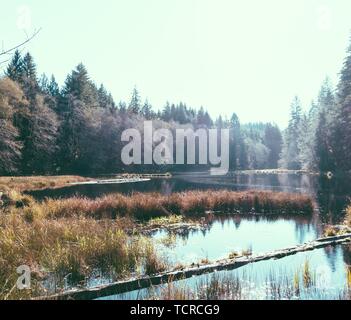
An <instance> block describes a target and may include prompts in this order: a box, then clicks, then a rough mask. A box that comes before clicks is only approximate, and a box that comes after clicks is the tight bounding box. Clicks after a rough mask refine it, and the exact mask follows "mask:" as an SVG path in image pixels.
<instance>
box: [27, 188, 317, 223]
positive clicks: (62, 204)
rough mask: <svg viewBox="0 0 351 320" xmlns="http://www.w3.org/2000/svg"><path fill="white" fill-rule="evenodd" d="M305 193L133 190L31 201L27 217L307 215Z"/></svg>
mask: <svg viewBox="0 0 351 320" xmlns="http://www.w3.org/2000/svg"><path fill="white" fill-rule="evenodd" d="M313 207H314V206H313V201H312V199H311V198H310V197H309V196H305V195H299V194H288V193H275V192H254V191H249V192H233V191H189V192H184V193H175V194H171V195H169V196H165V195H161V194H159V193H137V194H133V195H131V196H126V195H122V194H112V195H108V196H105V197H102V198H99V199H95V200H92V199H87V198H78V197H76V198H69V199H60V200H52V199H48V200H46V201H44V202H43V203H35V204H33V205H32V206H29V207H28V209H27V210H26V214H27V215H28V216H30V215H32V216H42V215H45V216H46V217H50V218H68V217H73V216H84V217H91V218H96V219H103V218H109V219H114V218H116V217H131V218H135V219H140V220H148V219H150V218H155V217H163V216H169V215H184V216H201V215H204V214H205V213H206V212H208V211H212V212H218V213H269V214H271V213H272V214H310V213H312V211H313Z"/></svg>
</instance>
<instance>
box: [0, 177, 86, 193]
mask: <svg viewBox="0 0 351 320" xmlns="http://www.w3.org/2000/svg"><path fill="white" fill-rule="evenodd" d="M89 180H91V179H89V178H83V177H80V176H33V177H0V191H1V189H3V190H10V189H12V190H16V191H20V192H21V191H28V190H41V189H49V188H51V189H52V188H61V187H64V186H67V184H69V183H72V182H85V181H89Z"/></svg>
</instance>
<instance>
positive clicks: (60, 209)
mask: <svg viewBox="0 0 351 320" xmlns="http://www.w3.org/2000/svg"><path fill="white" fill-rule="evenodd" d="M0 191H1V190H0ZM2 192H3V194H2V195H1V199H0V299H14V298H16V299H18V298H28V297H32V296H37V295H43V294H46V291H45V288H47V287H45V288H44V287H43V286H42V284H43V280H44V281H45V280H47V281H48V279H50V277H51V279H52V278H54V279H55V286H57V290H59V291H60V290H62V288H63V284H64V283H65V281H66V282H67V280H69V282H71V283H72V284H75V283H79V282H80V281H84V280H86V279H91V278H92V277H93V275H94V274H96V272H97V273H98V274H102V275H103V276H105V275H106V277H107V278H109V279H114V280H116V279H120V278H124V277H126V278H127V277H130V276H131V275H133V274H135V273H136V274H156V273H158V272H160V271H163V270H165V269H167V268H168V267H169V266H168V265H167V263H166V262H165V261H164V260H163V258H162V257H160V256H159V255H158V252H157V251H156V249H155V247H154V243H153V242H152V241H151V240H150V239H149V238H146V237H143V236H141V235H139V234H138V233H136V234H134V233H133V234H132V235H131V234H130V230H133V229H134V228H135V227H136V226H137V224H136V220H138V221H149V223H151V225H153V224H156V225H164V224H167V223H172V222H173V223H181V222H182V221H183V218H184V217H186V218H189V217H194V218H197V217H201V216H203V215H204V214H206V213H207V212H208V211H211V212H213V213H216V212H218V214H220V213H248V214H249V213H269V214H272V213H277V214H278V213H279V214H284V213H286V214H288V213H303V214H309V213H311V212H312V211H313V202H312V200H311V199H310V198H309V197H307V196H303V195H297V194H286V193H273V192H253V191H250V192H232V191H190V192H184V193H175V194H171V195H169V196H165V195H161V194H158V193H150V194H148V193H145V194H143V193H137V194H133V195H130V196H126V195H122V194H112V195H108V196H105V197H102V198H99V199H95V200H92V199H87V198H78V197H76V198H69V199H58V200H53V199H46V200H44V201H42V202H39V201H36V200H34V199H33V198H32V197H30V196H26V195H23V194H21V193H20V192H19V191H16V190H3V191H2ZM152 219H153V221H152ZM21 265H28V266H29V267H30V269H31V272H32V289H31V290H30V291H28V290H23V291H18V290H16V289H15V284H16V280H17V278H18V274H17V273H16V269H17V267H19V266H21ZM56 282H57V283H56ZM50 293H52V292H50Z"/></svg>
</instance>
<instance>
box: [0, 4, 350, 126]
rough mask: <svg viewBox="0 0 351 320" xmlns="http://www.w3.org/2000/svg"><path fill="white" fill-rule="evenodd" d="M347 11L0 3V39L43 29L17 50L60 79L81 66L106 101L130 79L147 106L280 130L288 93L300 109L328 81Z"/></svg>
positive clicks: (344, 34)
mask: <svg viewBox="0 0 351 320" xmlns="http://www.w3.org/2000/svg"><path fill="white" fill-rule="evenodd" d="M27 13H29V15H27ZM350 13H351V1H350V0H324V1H321V0H304V1H303V0H265V1H262V0H255V1H254V0H245V1H244V0H241V1H235V0H172V1H171V0H99V1H95V0H89V1H87V0H73V1H72V0H60V1H58V0H52V1H43V0H28V1H26V0H22V1H17V0H15V1H13V0H11V1H10V0H1V4H0V30H1V32H0V40H1V41H2V42H3V46H4V47H5V48H6V47H7V48H8V47H11V45H13V44H16V43H17V42H20V41H21V40H23V39H24V37H25V32H24V30H23V29H25V30H26V31H27V32H28V33H30V32H31V31H33V30H34V29H35V28H40V27H41V28H43V30H42V32H41V33H40V35H39V36H38V37H37V38H36V39H35V40H33V41H32V42H31V43H30V45H28V46H27V49H28V50H29V51H30V52H31V53H32V54H33V56H34V58H35V60H36V62H37V65H38V71H39V73H42V72H46V73H47V74H51V73H53V74H54V75H55V76H56V78H57V80H58V81H59V83H60V85H62V83H63V81H64V79H65V78H66V75H67V74H68V73H69V72H70V71H71V70H72V69H73V68H74V67H75V66H76V65H77V64H78V63H79V62H83V63H84V64H85V65H86V67H87V69H88V71H89V73H90V76H91V78H92V79H93V80H94V81H95V82H96V83H101V82H103V83H104V84H105V86H106V87H107V89H108V90H110V91H111V92H112V94H113V96H114V98H115V100H116V102H118V101H119V100H129V97H130V93H131V90H132V89H133V87H134V86H135V85H136V86H137V88H138V89H139V91H140V92H141V95H142V96H143V98H148V99H149V101H150V102H151V103H152V104H153V105H154V107H155V108H156V109H158V108H162V107H163V106H164V104H165V102H166V101H167V100H168V101H170V102H179V101H184V102H186V103H187V104H188V105H191V106H193V107H197V108H198V107H200V106H201V105H202V106H204V107H205V108H206V109H207V110H208V111H209V112H210V114H211V115H212V116H213V117H216V116H218V115H219V114H222V115H228V116H230V115H231V113H232V112H236V113H237V114H238V116H239V118H240V120H241V121H242V122H249V121H252V122H254V121H270V122H276V123H278V124H279V125H280V126H281V127H284V126H285V125H286V124H287V121H288V116H289V106H290V102H291V100H292V98H293V97H294V95H296V94H297V95H299V96H300V97H301V100H302V102H303V104H304V106H305V108H307V107H308V106H309V104H310V101H311V100H312V99H313V98H314V97H315V96H316V95H317V93H318V90H319V88H320V85H321V83H322V81H323V79H324V78H325V76H326V75H329V76H330V78H331V79H332V81H333V82H334V83H336V82H337V77H338V73H339V71H340V69H341V66H342V62H343V59H344V57H345V50H346V48H347V46H348V39H349V34H350V30H351V20H350ZM26 17H27V18H26Z"/></svg>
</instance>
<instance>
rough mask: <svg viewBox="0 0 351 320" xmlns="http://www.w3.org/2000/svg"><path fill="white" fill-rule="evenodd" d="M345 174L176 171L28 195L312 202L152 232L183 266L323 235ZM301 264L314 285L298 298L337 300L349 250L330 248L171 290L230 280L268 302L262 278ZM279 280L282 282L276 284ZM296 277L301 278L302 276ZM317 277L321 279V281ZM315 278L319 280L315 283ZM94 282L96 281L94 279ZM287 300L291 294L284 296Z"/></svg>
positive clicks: (338, 203)
mask: <svg viewBox="0 0 351 320" xmlns="http://www.w3.org/2000/svg"><path fill="white" fill-rule="evenodd" d="M350 181H351V180H350V177H349V176H346V175H345V176H342V177H339V178H333V179H328V178H326V177H324V176H314V175H304V174H233V175H230V176H226V177H210V176H207V175H205V174H202V173H198V174H194V173H192V174H183V175H178V176H175V177H173V178H169V179H154V180H151V181H147V182H140V183H130V184H109V185H102V184H101V185H100V184H99V185H79V186H70V187H66V188H61V189H55V190H42V191H34V192H30V194H31V195H33V196H34V197H35V198H37V199H44V198H45V197H51V198H67V197H72V196H84V197H89V198H97V197H101V196H103V195H107V194H111V193H115V192H121V193H124V194H132V193H134V192H161V193H163V194H171V193H173V192H181V191H187V190H208V189H214V190H221V189H228V190H272V191H283V192H292V193H304V194H309V195H311V196H312V197H313V198H314V199H315V201H316V203H317V204H318V209H319V210H318V212H316V213H314V214H313V215H312V216H310V217H304V216H284V217H279V216H269V215H266V216H251V217H243V216H235V215H234V216H232V217H230V218H228V217H227V218H223V217H222V218H220V219H219V218H218V219H214V220H213V221H211V222H210V224H209V226H208V228H207V229H206V230H201V231H189V232H187V233H185V234H182V235H177V236H174V235H173V236H171V235H169V234H168V232H167V231H162V230H161V231H158V232H156V233H155V234H153V235H152V238H153V239H154V241H155V243H156V245H157V247H158V252H159V253H160V254H162V256H164V257H165V258H166V260H167V261H168V262H169V263H170V264H171V265H176V264H179V265H190V264H192V263H198V262H200V261H201V260H204V259H205V260H206V259H208V260H209V261H215V260H219V259H222V258H227V257H228V256H229V254H230V253H232V252H238V253H240V252H242V251H247V250H250V251H252V253H253V254H258V253H267V252H271V251H274V250H279V249H284V248H287V247H291V246H295V245H298V244H303V243H305V242H308V241H311V240H314V239H316V238H318V237H320V236H322V235H323V225H324V224H326V223H327V224H338V223H341V222H342V221H343V219H344V209H345V207H346V205H347V203H348V201H349V200H348V199H349V197H350V196H351V183H350ZM306 262H308V266H309V268H310V270H311V272H312V273H313V274H315V275H316V279H317V280H318V281H319V282H318V284H317V286H316V287H315V288H314V290H313V291H309V292H307V293H306V292H305V293H303V292H302V293H301V294H300V298H302V299H337V298H338V295H340V292H341V291H342V290H344V289H345V288H346V286H347V281H348V280H347V278H348V266H350V265H351V247H350V246H346V245H344V246H337V247H328V248H325V249H319V250H314V251H312V252H304V253H299V254H297V255H294V256H289V257H286V258H283V259H280V260H270V261H263V262H259V263H254V264H251V265H247V266H244V267H242V268H239V269H237V270H233V271H222V272H218V273H216V274H215V275H214V274H212V275H203V276H200V277H195V278H191V279H188V280H183V281H179V282H177V284H176V286H180V287H182V286H183V287H189V288H190V289H194V288H196V287H198V286H199V285H200V284H201V283H204V282H208V278H211V277H214V276H219V277H222V276H223V277H228V276H229V277H232V278H236V279H241V283H242V285H243V288H242V290H243V295H242V298H244V299H267V298H269V296H268V297H267V295H266V296H265V292H267V283H268V282H269V281H268V280H267V279H270V278H272V277H275V278H276V279H278V280H276V281H278V282H279V281H283V280H284V281H285V282H289V283H293V281H294V277H296V273H301V274H302V270H303V268H304V265H306ZM283 278H284V279H283ZM301 278H302V276H301ZM321 279H322V280H321ZM321 281H322V282H323V283H321ZM92 284H93V285H98V284H99V283H98V282H95V281H93V282H92ZM162 290H163V286H159V287H157V288H152V292H151V291H150V290H147V289H145V290H141V291H135V292H130V293H128V294H123V295H117V296H112V297H106V298H104V299H141V298H150V297H153V298H155V297H162V294H161V292H162ZM290 298H291V297H290Z"/></svg>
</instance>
